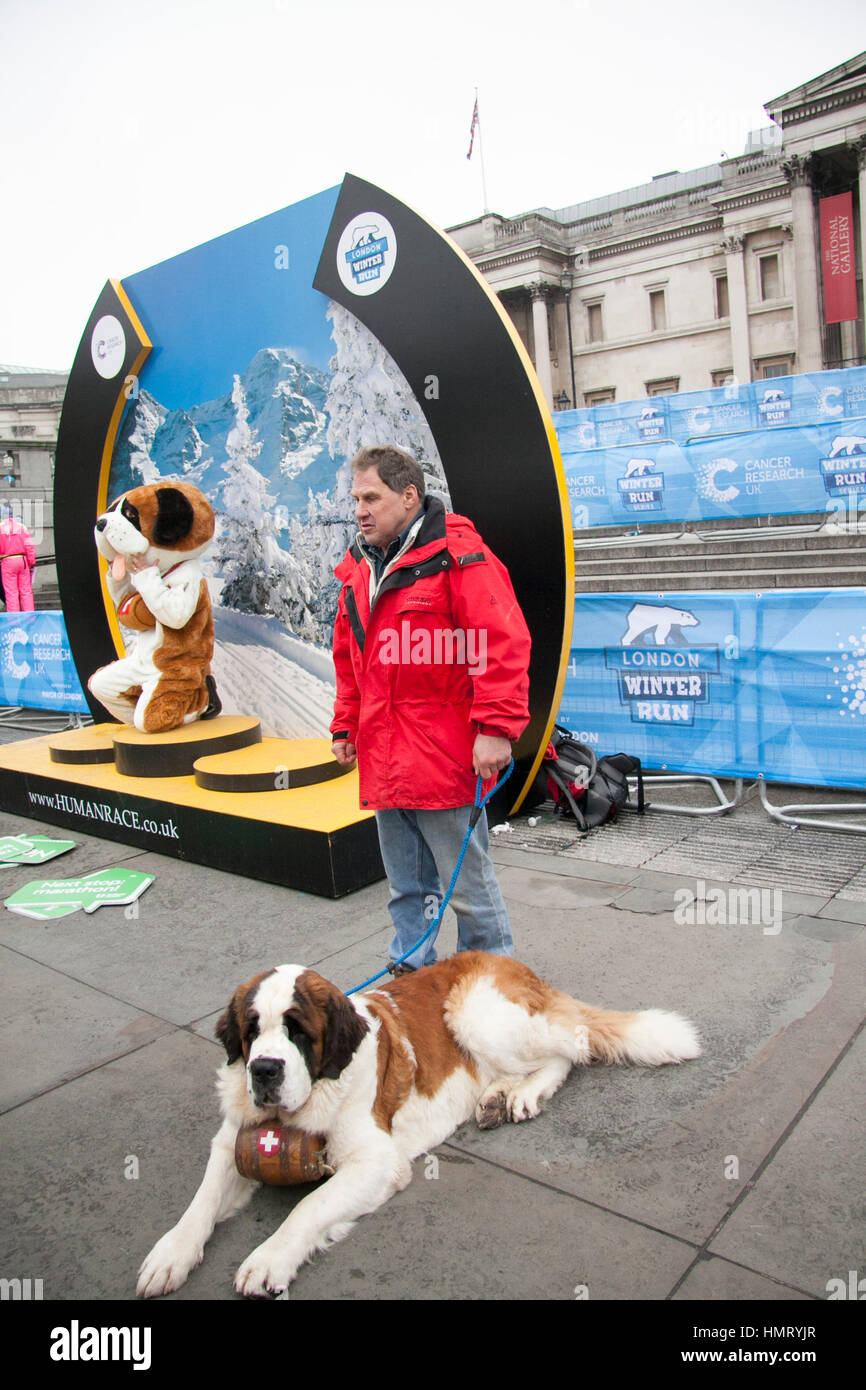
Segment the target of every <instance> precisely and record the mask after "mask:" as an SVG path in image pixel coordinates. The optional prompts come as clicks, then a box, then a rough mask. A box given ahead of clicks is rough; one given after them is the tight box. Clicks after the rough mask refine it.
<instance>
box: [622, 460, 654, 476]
mask: <svg viewBox="0 0 866 1390" xmlns="http://www.w3.org/2000/svg"><path fill="white" fill-rule="evenodd" d="M654 468H655V464H654V463H653V461H652V459H629V464H628V468H627V469H626V470H625V476H626V477H627V478H643V477H645V476H646V474H647V473H652V471H653V469H654Z"/></svg>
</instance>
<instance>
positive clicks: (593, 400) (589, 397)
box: [583, 386, 616, 405]
mask: <svg viewBox="0 0 866 1390" xmlns="http://www.w3.org/2000/svg"><path fill="white" fill-rule="evenodd" d="M615 399H616V387H615V386H604V387H600V388H599V390H598V391H584V393H583V403H584V405H609V404H610V402H611V401H613V400H615Z"/></svg>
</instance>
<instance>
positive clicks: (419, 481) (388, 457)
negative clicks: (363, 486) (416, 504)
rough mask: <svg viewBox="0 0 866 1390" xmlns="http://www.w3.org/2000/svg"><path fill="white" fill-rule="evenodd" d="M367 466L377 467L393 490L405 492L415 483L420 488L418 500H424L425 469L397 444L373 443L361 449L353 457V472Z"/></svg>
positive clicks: (382, 478) (382, 477)
mask: <svg viewBox="0 0 866 1390" xmlns="http://www.w3.org/2000/svg"><path fill="white" fill-rule="evenodd" d="M367 468H375V469H376V472H377V473H378V474H379V477H380V478H381V480H382V482H383V483H384V484H385V486H386V487H389V488H390V489H391V491H392V492H403V490H404V489H405V488H407V487H410V486H412V485H414V486H415V487H416V488H417V489H418V500H419V501H420V502H423V500H424V495H425V492H426V490H427V489H426V485H425V482H424V470H423V468H422V467H421V465H420V463H419V462H418V460H417V459H414V458H413V457H412V455H411V454H407V452H406V450H405V449H398V448H397V446H396V445H395V444H373V445H371V446H370V447H369V448H366V449H359V450H358V452H357V454H356V455H355V457H354V458H353V459H352V472H353V473H360V472H361V471H362V470H364V469H367Z"/></svg>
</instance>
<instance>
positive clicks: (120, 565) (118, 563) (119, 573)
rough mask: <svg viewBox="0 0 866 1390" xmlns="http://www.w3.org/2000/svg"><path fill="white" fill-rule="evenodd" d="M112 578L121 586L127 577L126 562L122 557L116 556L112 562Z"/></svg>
mask: <svg viewBox="0 0 866 1390" xmlns="http://www.w3.org/2000/svg"><path fill="white" fill-rule="evenodd" d="M111 577H112V579H115V580H117V583H118V584H119V583H120V581H121V580H122V579H124V578H125V577H126V560H125V559H124V557H123V556H122V555H115V557H114V559H113V560H112V562H111Z"/></svg>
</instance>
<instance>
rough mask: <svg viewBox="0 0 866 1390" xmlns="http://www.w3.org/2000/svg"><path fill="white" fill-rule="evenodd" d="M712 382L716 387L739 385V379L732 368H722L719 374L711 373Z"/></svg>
mask: <svg viewBox="0 0 866 1390" xmlns="http://www.w3.org/2000/svg"><path fill="white" fill-rule="evenodd" d="M710 380H711V381H712V383H713V385H714V386H736V384H737V379H736V377H735V376H734V373H733V370H732V368H730V367H722V368H720V370H719V371H717V372H711V373H710Z"/></svg>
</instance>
